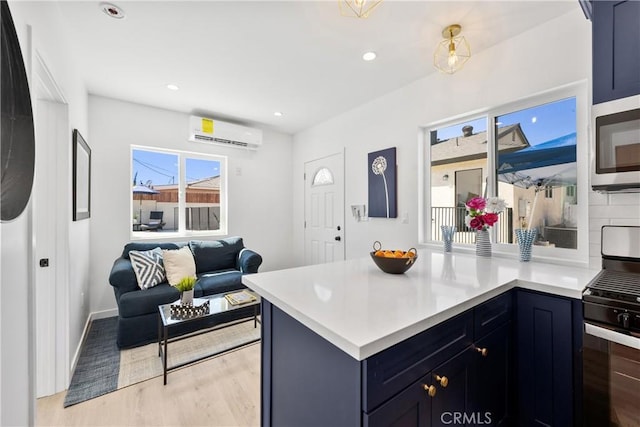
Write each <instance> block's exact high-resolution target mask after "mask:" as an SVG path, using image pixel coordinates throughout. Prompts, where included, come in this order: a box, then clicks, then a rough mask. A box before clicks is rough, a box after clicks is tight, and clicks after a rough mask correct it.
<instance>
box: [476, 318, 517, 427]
mask: <svg viewBox="0 0 640 427" xmlns="http://www.w3.org/2000/svg"><path fill="white" fill-rule="evenodd" d="M476 348H477V349H480V350H483V349H484V350H486V354H485V355H484V356H483V355H482V352H479V351H476V354H475V356H476V364H475V382H474V387H473V395H472V397H473V401H474V404H473V405H472V407H473V408H474V409H475V412H478V413H481V414H483V415H485V416H486V417H487V418H490V419H491V425H493V426H506V425H509V417H510V415H511V412H512V409H511V406H512V399H511V396H512V395H513V391H512V389H511V387H512V384H513V366H512V358H511V322H509V323H507V324H504V325H502V326H501V327H500V328H498V329H496V330H495V331H493V332H492V333H491V334H489V335H487V336H486V337H484V338H482V339H481V340H478V341H477V342H476Z"/></svg>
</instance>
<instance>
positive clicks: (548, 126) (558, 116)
mask: <svg viewBox="0 0 640 427" xmlns="http://www.w3.org/2000/svg"><path fill="white" fill-rule="evenodd" d="M498 122H499V123H501V124H499V126H500V127H502V126H507V125H511V124H515V123H520V127H521V128H522V130H523V132H524V134H525V135H526V137H527V139H528V140H529V144H531V145H532V146H535V145H538V144H541V143H543V142H546V141H549V140H551V139H554V138H558V137H560V136H564V135H568V134H570V133H574V132H575V131H576V100H575V98H568V99H563V100H560V101H556V102H552V103H549V104H543V105H540V106H537V107H533V108H528V109H525V110H521V111H516V112H513V113H509V114H504V115H502V116H499V117H498ZM465 124H470V125H471V126H473V133H478V132H484V131H486V130H487V125H486V119H485V118H484V117H483V118H481V119H477V120H473V121H470V122H464V123H460V124H456V125H453V126H450V127H446V128H442V129H438V138H440V139H449V138H452V137H455V136H461V135H462V126H464V125H465Z"/></svg>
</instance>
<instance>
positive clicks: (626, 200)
mask: <svg viewBox="0 0 640 427" xmlns="http://www.w3.org/2000/svg"><path fill="white" fill-rule="evenodd" d="M609 204H610V205H633V206H640V193H615V194H609Z"/></svg>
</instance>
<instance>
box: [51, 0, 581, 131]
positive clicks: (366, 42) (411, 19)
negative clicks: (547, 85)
mask: <svg viewBox="0 0 640 427" xmlns="http://www.w3.org/2000/svg"><path fill="white" fill-rule="evenodd" d="M112 3H114V4H116V5H118V6H119V7H121V8H122V9H123V10H124V11H125V13H126V17H125V18H124V19H121V20H117V19H112V18H109V17H108V16H106V15H105V14H104V13H103V12H102V11H101V9H100V7H99V2H97V1H82V2H75V1H69V2H67V1H63V2H60V3H59V8H60V11H61V12H62V13H63V15H64V16H65V19H67V23H68V30H69V36H70V40H71V43H72V49H73V50H74V52H75V54H76V57H77V58H78V59H79V61H80V63H81V64H80V65H79V66H80V70H81V73H82V75H83V77H84V78H85V81H86V85H87V88H88V90H89V92H90V93H92V94H97V95H103V96H107V97H112V98H117V99H122V100H126V101H131V102H136V103H141V104H146V105H151V106H156V107H161V108H166V109H171V110H176V111H183V112H186V113H192V114H201V115H205V116H208V117H213V118H218V119H226V120H229V121H235V122H238V123H244V124H252V125H262V126H265V127H268V128H272V129H276V130H279V131H282V132H286V133H295V132H298V131H300V130H302V129H305V128H307V127H309V126H312V125H314V124H317V123H320V122H322V121H324V120H327V119H328V118H330V117H333V116H336V115H338V114H340V113H342V112H344V111H347V110H349V109H351V108H354V107H356V106H358V105H360V104H363V103H366V102H368V101H370V100H373V99H375V98H377V97H380V96H381V95H383V94H385V93H388V92H390V91H392V90H394V89H397V88H400V87H402V86H404V85H407V84H409V83H411V82H413V81H415V80H417V79H419V78H422V77H424V76H426V75H428V74H429V73H433V72H436V71H435V70H434V68H433V65H432V61H433V51H434V49H435V46H436V44H437V42H438V41H440V40H441V32H442V29H443V28H444V27H445V26H447V25H449V24H452V23H459V24H461V25H462V35H464V36H465V37H466V38H467V40H468V41H469V43H470V45H471V51H472V53H473V54H477V53H478V52H479V51H481V50H483V49H486V48H487V47H490V46H492V45H495V44H496V43H499V42H500V41H501V40H503V39H505V38H508V37H512V36H514V35H516V34H518V33H521V32H523V31H526V30H528V29H530V28H532V27H534V26H536V25H538V24H540V23H542V22H544V21H547V20H550V19H553V18H554V17H557V16H559V15H561V14H564V13H567V12H569V11H572V10H575V8H579V5H578V1H577V0H563V1H514V0H503V1H394V0H386V1H384V2H383V3H382V4H381V5H380V6H379V7H378V8H377V9H376V10H375V11H374V12H373V13H372V15H371V16H370V17H369V19H366V20H362V19H355V18H347V17H343V16H341V15H340V12H339V8H338V2H337V1H335V0H333V1H253V2H249V1H196V2H189V1H138V2H131V1H123V0H113V1H112ZM368 50H373V51H375V52H377V54H378V59H376V60H375V61H372V62H365V61H363V60H362V59H361V57H362V54H363V53H364V52H366V51H368ZM470 61H473V57H472V58H471V59H470ZM451 78H455V75H453V76H451ZM169 83H173V84H176V85H178V86H179V87H180V90H179V91H170V90H168V89H167V88H166V85H167V84H169ZM275 111H281V112H283V114H284V115H283V116H282V117H275V116H274V114H273V113H274V112H275Z"/></svg>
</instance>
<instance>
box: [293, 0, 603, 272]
mask: <svg viewBox="0 0 640 427" xmlns="http://www.w3.org/2000/svg"><path fill="white" fill-rule="evenodd" d="M559 40H561V45H562V46H563V48H558V41H559ZM469 42H470V43H471V44H473V40H470V41H469ZM425 61H429V58H428V57H426V58H425ZM374 65H375V64H374ZM590 68H591V25H590V22H589V21H587V20H586V19H585V18H584V15H583V13H582V11H581V10H580V7H579V5H578V4H577V3H576V8H575V11H573V12H570V13H568V14H565V15H562V16H560V17H558V18H556V19H554V20H552V21H549V22H547V23H545V24H543V25H541V26H539V27H536V28H534V29H532V30H530V31H527V32H525V33H523V34H521V35H519V36H517V37H514V38H512V39H509V40H506V41H504V42H503V43H500V44H498V45H496V46H493V47H492V48H490V49H488V50H486V51H483V52H480V53H478V54H476V55H474V56H473V57H472V58H471V59H470V60H469V61H468V62H467V64H466V65H465V68H463V69H462V70H461V71H459V72H458V73H456V74H454V75H443V74H440V73H434V74H430V75H428V76H427V77H425V78H423V79H421V80H418V81H416V82H414V83H412V84H410V85H408V86H406V87H404V88H402V89H399V90H397V91H395V92H392V93H389V94H387V95H385V96H383V97H381V98H379V99H377V100H375V101H373V102H371V103H369V104H366V105H362V106H360V107H358V108H356V109H354V110H351V111H349V112H347V113H344V114H342V115H340V116H338V117H335V118H333V119H331V120H329V121H327V122H325V123H322V124H320V125H317V126H315V127H313V128H310V129H307V130H305V131H303V132H300V133H299V134H297V135H295V136H294V152H293V153H294V154H293V183H294V200H293V212H294V215H293V221H294V241H293V242H294V253H295V254H296V262H297V263H299V264H301V263H302V262H303V248H304V246H303V243H304V228H303V221H304V217H303V215H304V187H303V182H302V179H301V178H300V177H302V171H303V167H304V163H305V162H307V161H309V160H312V159H315V158H318V157H322V156H324V155H327V154H330V153H333V152H337V151H340V150H341V149H342V148H343V147H345V153H346V157H345V176H346V187H345V207H346V210H347V212H346V213H345V216H346V218H347V220H346V223H345V225H346V227H345V244H346V248H345V253H346V257H347V258H354V257H362V256H366V253H367V252H368V251H370V250H371V245H372V242H373V241H375V240H379V241H380V242H382V244H383V246H385V247H392V248H409V247H412V246H416V245H417V243H418V158H419V156H420V155H419V153H418V143H417V141H418V136H417V135H418V128H419V127H420V126H422V125H426V124H429V123H432V122H436V121H439V120H443V119H447V118H450V117H453V116H456V115H461V114H466V113H469V112H472V111H474V110H478V109H482V108H487V107H493V106H496V105H501V104H505V103H509V102H513V101H516V100H518V99H520V98H524V97H527V96H531V95H533V94H536V93H539V92H543V91H546V90H549V89H551V88H555V87H559V86H562V85H565V84H568V83H572V82H576V81H581V80H586V79H588V78H589V76H590ZM393 146H395V147H397V162H398V213H399V216H398V218H397V219H377V218H376V219H371V220H370V221H368V222H360V223H358V222H356V221H355V220H354V219H353V217H352V216H351V213H350V205H352V204H363V203H364V204H366V203H367V165H366V159H367V153H368V152H371V151H375V150H379V149H383V148H388V147H393ZM405 213H406V214H407V215H408V219H409V221H408V224H403V223H402V220H401V219H402V216H403V215H404V214H405Z"/></svg>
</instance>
